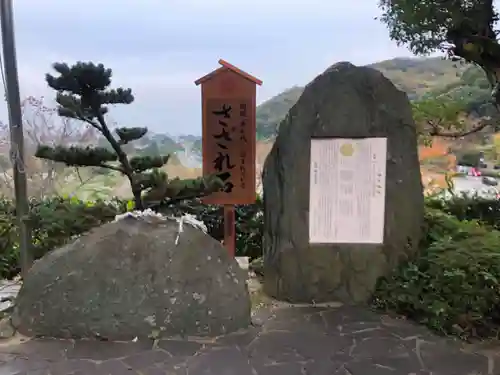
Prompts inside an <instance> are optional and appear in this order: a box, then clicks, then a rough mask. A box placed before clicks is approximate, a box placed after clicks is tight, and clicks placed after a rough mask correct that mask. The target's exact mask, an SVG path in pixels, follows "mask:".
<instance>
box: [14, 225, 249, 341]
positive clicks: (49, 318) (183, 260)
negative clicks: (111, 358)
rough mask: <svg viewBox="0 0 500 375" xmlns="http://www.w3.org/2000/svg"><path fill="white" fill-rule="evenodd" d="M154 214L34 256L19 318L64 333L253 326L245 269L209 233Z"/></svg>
mask: <svg viewBox="0 0 500 375" xmlns="http://www.w3.org/2000/svg"><path fill="white" fill-rule="evenodd" d="M178 229H179V223H178V222H177V221H175V220H172V219H168V220H166V219H165V218H163V219H162V218H158V217H154V216H143V217H140V216H139V217H136V218H134V217H127V218H124V219H121V220H118V221H115V222H112V223H108V224H105V225H103V226H101V227H99V228H95V229H94V230H92V231H90V232H89V233H87V234H85V235H83V236H81V237H80V238H78V239H77V240H75V241H74V242H72V243H70V244H68V245H66V246H64V247H62V248H60V249H57V250H55V251H53V252H51V253H49V254H47V255H46V256H45V257H43V258H42V259H41V260H39V261H37V262H36V263H35V264H34V265H33V267H32V268H31V270H30V271H29V273H28V274H27V276H26V278H25V279H24V283H23V286H22V288H21V290H20V293H19V296H18V298H17V300H16V307H15V309H14V313H13V316H12V323H13V325H14V326H15V327H16V328H17V329H18V331H19V332H21V333H22V334H25V335H39V336H48V337H57V338H70V337H71V338H93V337H95V338H105V339H109V340H128V339H133V338H135V337H139V338H146V337H153V338H159V337H165V336H179V335H180V336H185V335H189V336H218V335H221V334H225V333H229V332H232V331H236V330H239V329H242V328H247V327H248V326H249V324H250V321H251V320H250V308H251V305H250V298H249V294H248V290H247V286H246V276H245V273H244V271H243V270H242V269H241V268H240V267H239V266H238V264H237V262H236V260H235V259H234V258H232V257H231V256H230V255H229V254H228V252H227V250H226V249H225V248H224V247H223V246H222V245H221V244H220V243H219V242H217V241H216V240H214V239H213V238H211V237H210V236H209V235H207V234H205V233H204V232H203V231H202V230H200V229H198V228H195V227H194V226H191V225H189V224H184V225H183V232H181V233H180V236H179V238H178V243H177V244H176V238H177V235H178Z"/></svg>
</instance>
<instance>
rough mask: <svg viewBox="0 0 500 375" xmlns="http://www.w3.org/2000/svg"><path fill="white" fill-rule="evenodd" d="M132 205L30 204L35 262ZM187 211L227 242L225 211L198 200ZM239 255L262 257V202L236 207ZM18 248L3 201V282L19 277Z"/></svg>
mask: <svg viewBox="0 0 500 375" xmlns="http://www.w3.org/2000/svg"><path fill="white" fill-rule="evenodd" d="M128 203H129V202H127V201H124V200H118V199H112V200H110V201H97V202H83V201H80V200H78V199H75V198H52V199H46V200H43V201H41V202H37V201H31V202H30V215H29V225H30V226H31V229H32V232H33V245H34V246H33V252H34V256H35V258H36V259H38V258H40V257H42V256H43V255H44V254H46V253H47V252H49V251H50V250H52V249H55V248H57V247H60V246H62V245H64V244H65V243H67V242H68V241H69V240H71V238H73V237H74V236H78V235H80V234H82V233H85V232H87V231H88V230H90V229H92V228H94V227H96V226H99V225H102V224H104V223H106V222H109V221H111V220H113V219H114V218H115V216H116V215H117V214H120V213H124V212H126V211H127V207H128V206H129V204H128ZM184 209H185V211H186V212H188V213H191V214H193V215H194V216H196V217H197V218H198V219H199V220H203V221H204V222H205V224H206V225H207V228H208V233H209V234H210V235H211V236H212V237H214V238H215V239H217V240H219V241H221V240H222V239H223V238H224V227H223V208H222V207H220V206H215V205H211V206H207V205H204V204H202V203H201V202H200V201H199V200H193V201H190V202H187V204H186V206H185V207H184ZM235 213H236V230H237V237H236V255H238V256H249V257H250V258H251V259H254V258H256V257H259V256H260V255H261V248H262V246H261V241H262V239H261V235H260V233H262V201H261V200H260V199H258V200H257V202H256V203H255V204H253V205H245V206H236V208H235ZM18 263H19V245H18V239H17V226H16V219H15V207H14V205H13V202H11V201H9V200H5V199H4V200H0V278H12V277H14V276H16V275H17V274H18V273H19V266H18Z"/></svg>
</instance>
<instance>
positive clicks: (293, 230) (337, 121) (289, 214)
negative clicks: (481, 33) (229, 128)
mask: <svg viewBox="0 0 500 375" xmlns="http://www.w3.org/2000/svg"><path fill="white" fill-rule="evenodd" d="M313 136H316V137H339V138H360V137H387V138H388V141H387V142H388V144H387V174H386V175H387V182H386V207H385V233H384V237H385V239H384V245H382V246H381V245H366V244H363V245H342V244H331V245H311V244H309V231H308V228H309V216H308V215H309V169H310V156H309V155H310V147H311V142H310V140H311V137H313ZM262 178H263V187H264V209H265V213H264V222H265V224H264V290H265V292H266V293H268V294H270V295H271V296H273V297H276V298H278V299H281V300H288V301H291V302H313V301H314V302H326V301H331V300H340V301H343V302H363V301H366V299H367V298H369V297H370V296H371V294H372V292H373V290H374V288H375V283H376V281H377V279H378V278H379V277H380V276H382V275H385V274H386V273H387V272H388V271H389V270H390V269H391V268H392V267H393V266H395V265H397V264H398V262H399V261H400V260H401V259H402V258H405V257H406V256H407V255H408V254H411V253H413V252H414V251H416V249H417V246H418V242H419V240H420V236H421V224H422V221H423V193H422V182H421V177H420V166H419V161H418V153H417V134H416V130H415V124H414V121H413V118H412V111H411V107H410V103H409V101H408V98H407V96H406V94H404V93H403V92H401V91H399V90H398V89H396V87H395V86H394V85H393V84H392V83H391V82H390V81H389V80H388V79H387V78H385V77H384V76H383V75H382V74H381V73H380V72H378V71H376V70H374V69H371V68H368V67H355V66H354V65H352V64H350V63H339V64H336V65H333V66H332V67H330V68H329V69H328V70H326V71H325V72H324V73H323V74H321V75H319V76H318V77H316V78H315V79H314V80H313V81H312V82H311V83H310V84H309V85H307V87H306V88H305V90H304V92H303V94H302V96H301V97H300V99H299V100H298V102H297V103H296V104H295V106H294V107H292V109H291V110H290V111H289V113H288V115H287V117H286V118H285V120H283V121H282V123H281V124H280V128H279V134H278V136H277V139H276V141H275V143H274V145H273V148H272V150H271V152H270V154H269V156H268V157H267V159H266V162H265V165H264V170H263V175H262Z"/></svg>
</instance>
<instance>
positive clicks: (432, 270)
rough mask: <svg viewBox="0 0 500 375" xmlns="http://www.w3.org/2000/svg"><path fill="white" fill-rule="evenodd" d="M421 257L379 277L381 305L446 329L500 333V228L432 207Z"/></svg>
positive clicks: (377, 301) (464, 334)
mask: <svg viewBox="0 0 500 375" xmlns="http://www.w3.org/2000/svg"><path fill="white" fill-rule="evenodd" d="M425 219H426V220H425V221H426V223H425V225H426V236H425V237H424V238H423V240H422V244H421V250H420V253H419V254H418V256H417V257H416V258H415V259H411V260H409V261H407V262H405V263H403V264H401V265H400V266H399V267H398V268H397V269H396V270H394V272H393V273H392V274H391V275H390V276H389V277H387V278H382V279H380V280H379V283H378V286H377V290H376V292H375V294H374V298H373V304H374V306H375V307H376V308H380V309H384V310H389V311H394V312H396V313H399V314H402V315H405V316H407V317H408V318H410V319H413V320H415V321H418V322H420V323H422V324H425V325H427V326H428V327H429V328H431V329H433V330H435V331H438V332H440V333H443V334H458V335H460V336H461V337H471V336H481V337H487V336H496V335H497V331H498V327H499V326H500V315H499V313H500V304H499V303H500V285H499V280H500V248H499V246H498V245H499V244H500V232H499V231H496V230H491V229H490V228H488V227H485V226H482V225H481V224H480V223H479V222H478V221H468V220H464V221H460V220H458V219H457V218H455V217H453V216H450V215H448V214H446V213H444V212H442V211H440V210H436V209H428V210H427V212H426V217H425Z"/></svg>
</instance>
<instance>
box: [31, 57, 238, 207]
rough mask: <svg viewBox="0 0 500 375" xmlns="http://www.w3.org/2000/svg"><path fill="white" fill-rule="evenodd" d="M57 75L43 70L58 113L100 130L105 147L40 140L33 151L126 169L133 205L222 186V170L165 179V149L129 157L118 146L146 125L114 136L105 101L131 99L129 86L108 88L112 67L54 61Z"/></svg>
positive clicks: (70, 162)
mask: <svg viewBox="0 0 500 375" xmlns="http://www.w3.org/2000/svg"><path fill="white" fill-rule="evenodd" d="M53 68H54V70H55V71H56V72H57V73H58V75H57V76H53V75H51V74H47V75H46V77H45V79H46V81H47V84H48V85H49V87H50V88H52V89H54V90H55V91H56V92H57V95H56V102H57V104H58V108H57V109H58V113H59V115H60V116H63V117H69V118H73V119H77V120H80V121H83V122H85V123H87V124H89V125H90V126H92V127H94V128H95V129H97V130H98V131H99V132H101V133H102V135H103V136H104V138H105V139H106V140H107V141H108V142H109V144H110V146H111V147H110V148H105V147H98V146H95V147H91V146H86V147H82V146H68V147H67V146H63V145H58V146H55V147H52V146H46V145H39V146H38V149H37V151H36V154H35V156H37V157H39V158H42V159H48V160H53V161H56V162H62V163H64V164H66V165H68V166H77V167H79V166H92V167H100V168H107V169H111V170H115V171H118V172H120V173H122V174H123V175H125V176H126V177H127V178H128V180H129V182H130V186H131V188H132V193H133V195H134V202H135V208H136V209H137V210H143V209H145V208H148V207H158V206H161V205H167V206H171V205H175V204H176V203H177V202H180V201H182V200H185V199H192V198H196V197H201V196H205V195H208V194H210V193H212V192H215V191H219V190H220V189H221V188H222V187H223V186H224V181H225V179H227V178H228V175H227V174H218V175H211V176H205V177H200V178H197V179H190V180H180V179H178V178H175V179H173V180H169V179H168V176H167V174H166V173H165V172H164V171H162V170H161V169H160V168H161V167H162V166H163V165H165V164H166V163H167V161H168V159H169V155H164V156H132V157H129V156H128V155H127V154H126V153H125V152H124V150H123V146H124V145H126V144H128V143H129V142H132V141H134V140H138V139H140V138H142V137H143V136H144V135H145V134H146V133H147V131H148V129H147V128H145V127H133V128H124V127H122V128H117V129H115V133H116V136H117V137H116V138H115V136H114V135H113V134H112V133H111V130H110V128H109V126H108V124H107V123H106V120H105V115H106V113H107V112H108V107H107V106H108V105H116V104H131V103H132V102H133V101H134V96H133V95H132V90H131V89H124V88H117V89H113V88H110V86H111V77H112V70H111V69H107V68H105V67H104V65H102V64H98V65H96V64H94V63H92V62H88V63H84V62H77V63H76V64H74V65H72V66H69V65H68V64H66V63H55V64H54V65H53Z"/></svg>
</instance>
